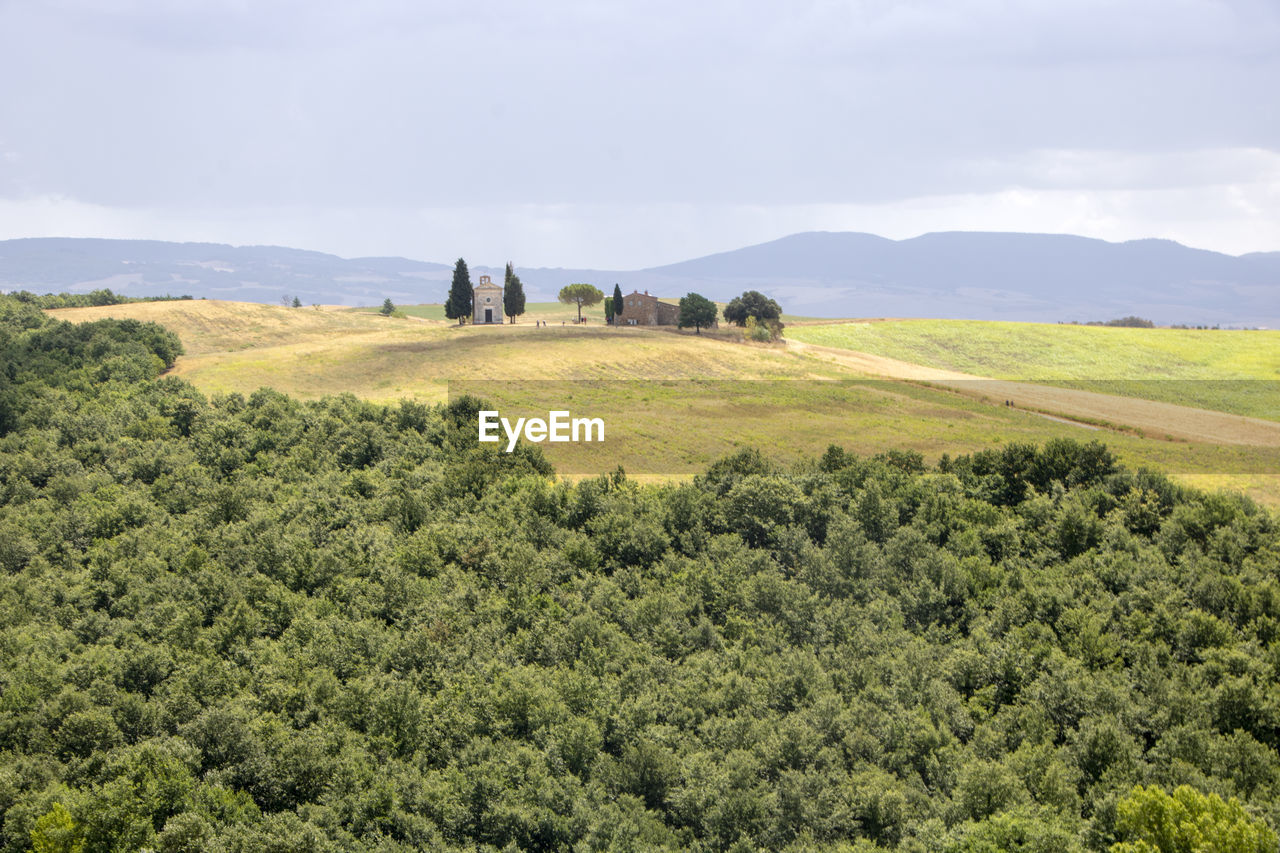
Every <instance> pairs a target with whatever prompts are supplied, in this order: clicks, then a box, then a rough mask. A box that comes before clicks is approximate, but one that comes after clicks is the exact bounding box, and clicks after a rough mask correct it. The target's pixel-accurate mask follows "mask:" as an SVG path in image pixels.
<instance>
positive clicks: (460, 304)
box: [444, 258, 475, 324]
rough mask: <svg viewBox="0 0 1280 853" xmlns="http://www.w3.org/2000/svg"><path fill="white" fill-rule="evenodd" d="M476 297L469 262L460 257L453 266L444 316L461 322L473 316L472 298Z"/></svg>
mask: <svg viewBox="0 0 1280 853" xmlns="http://www.w3.org/2000/svg"><path fill="white" fill-rule="evenodd" d="M474 297H475V289H474V288H473V287H472V285H471V273H470V271H468V270H467V262H466V261H464V260H463V259H462V258H458V262H457V263H456V264H454V266H453V282H452V284H451V285H450V286H449V298H448V299H446V300H445V303H444V316H445V317H446V318H448V319H450V320H457V321H458V323H459V324H461V323H463V322H465V321H466V320H468V319H469V318H470V317H471V311H472V305H471V300H472V299H473V298H474Z"/></svg>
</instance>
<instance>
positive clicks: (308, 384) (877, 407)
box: [52, 300, 1280, 504]
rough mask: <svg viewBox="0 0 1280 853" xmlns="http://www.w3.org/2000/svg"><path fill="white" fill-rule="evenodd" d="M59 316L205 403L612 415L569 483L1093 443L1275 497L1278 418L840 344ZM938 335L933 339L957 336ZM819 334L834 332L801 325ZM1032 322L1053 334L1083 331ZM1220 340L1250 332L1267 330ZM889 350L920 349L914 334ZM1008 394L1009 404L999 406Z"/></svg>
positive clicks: (167, 315) (563, 464)
mask: <svg viewBox="0 0 1280 853" xmlns="http://www.w3.org/2000/svg"><path fill="white" fill-rule="evenodd" d="M52 313H53V314H54V316H56V317H60V318H64V319H69V320H73V321H88V320H94V319H99V318H102V317H107V316H111V317H122V318H133V319H139V320H153V321H156V322H159V323H161V324H163V325H165V326H167V327H168V328H170V329H172V330H173V331H175V332H176V333H177V334H178V336H179V337H180V338H181V340H182V341H183V344H184V346H185V348H186V351H187V354H186V355H185V356H183V357H181V358H180V359H179V360H178V362H177V364H176V365H175V366H174V369H173V373H174V374H175V375H177V376H179V377H181V378H183V379H186V380H188V381H189V382H191V383H192V384H193V385H195V386H196V387H197V388H199V389H200V390H201V391H203V392H204V393H206V394H224V393H241V394H246V395H248V394H251V393H253V392H254V391H255V390H256V389H258V388H260V387H268V388H274V389H276V390H279V391H283V392H286V393H289V394H291V395H296V396H300V397H303V398H318V397H322V396H325V395H330V394H338V393H352V394H355V395H356V396H358V397H361V398H364V399H369V400H376V401H389V400H396V399H405V398H408V399H417V400H421V401H424V402H425V401H432V402H434V401H439V400H443V399H445V398H446V396H450V397H456V396H457V395H459V394H464V393H465V394H472V395H475V396H477V397H480V398H482V399H484V400H487V401H489V402H491V403H493V404H495V405H496V406H497V407H498V408H499V409H502V410H508V409H509V410H512V411H519V412H521V413H523V414H532V413H536V412H542V413H545V412H547V411H549V410H551V409H560V408H570V409H572V410H573V411H574V412H575V414H581V413H587V414H592V415H603V416H606V417H607V420H608V423H609V438H610V440H609V442H608V443H607V444H606V445H595V446H586V445H571V446H565V445H558V446H556V445H551V446H547V447H546V452H547V455H548V458H549V459H551V461H552V462H553V464H554V465H555V466H556V468H557V470H558V471H560V472H561V473H565V474H571V475H573V474H597V473H606V472H609V471H612V470H613V469H614V468H615V467H616V466H618V465H622V466H623V467H625V468H626V470H627V471H628V473H629V474H632V475H637V474H638V475H648V476H654V477H661V478H667V477H673V476H674V477H681V476H688V475H689V474H690V473H691V472H693V471H695V470H698V469H699V468H700V467H704V466H705V465H707V464H709V463H710V462H711V461H713V460H715V459H717V458H719V457H721V456H723V455H725V454H727V453H732V452H733V451H735V450H736V449H740V448H742V447H758V448H763V449H765V450H766V451H767V452H768V453H769V454H770V455H771V456H773V457H775V458H778V459H785V460H795V459H798V458H800V457H803V456H806V455H809V456H812V455H814V454H820V453H821V452H822V451H823V450H825V448H826V447H827V446H828V445H831V444H837V445H840V446H843V447H845V448H847V449H849V450H853V451H856V452H859V453H877V452H882V451H885V450H907V451H915V452H919V453H921V454H923V455H924V456H925V457H926V458H929V459H936V458H938V457H939V456H940V455H941V454H943V453H951V454H955V453H964V452H972V451H974V450H978V449H982V448H987V447H993V446H999V445H1002V444H1007V443H1009V442H1044V441H1047V440H1048V439H1051V438H1055V437H1071V438H1076V439H1081V440H1088V439H1094V438H1100V439H1103V440H1105V441H1106V442H1107V444H1108V445H1109V446H1110V447H1111V448H1112V449H1113V450H1114V451H1115V452H1116V453H1117V454H1118V455H1119V456H1120V458H1122V459H1125V460H1126V461H1128V462H1129V463H1131V464H1135V465H1148V466H1154V467H1158V468H1160V469H1162V470H1165V471H1167V472H1170V473H1172V474H1175V475H1177V476H1179V477H1181V478H1184V479H1187V480H1188V481H1190V482H1195V483H1198V484H1200V485H1203V486H1231V487H1233V488H1238V489H1242V490H1245V491H1247V492H1248V493H1249V494H1251V495H1253V496H1255V497H1257V498H1258V499H1260V500H1263V501H1266V502H1268V503H1271V504H1280V476H1277V474H1280V456H1278V455H1277V454H1278V453H1280V425H1276V424H1274V423H1271V424H1268V423H1265V422H1259V421H1258V420H1257V419H1256V418H1254V419H1240V418H1239V416H1238V415H1228V414H1221V413H1218V412H1204V411H1201V410H1198V409H1186V408H1184V407H1179V406H1177V405H1169V404H1168V402H1164V403H1160V402H1148V401H1146V400H1135V399H1132V398H1131V397H1125V396H1111V395H1107V394H1096V393H1092V394H1091V393H1089V392H1084V391H1078V390H1077V391H1073V390H1070V389H1068V390H1066V391H1063V390H1062V389H1053V388H1045V387H1042V386H1027V385H1026V384H1025V383H1012V382H1006V383H1003V384H1000V383H992V382H990V381H987V380H983V381H979V382H975V381H974V380H973V377H972V376H970V375H967V374H954V373H949V374H947V375H940V372H939V371H938V369H937V368H933V367H929V366H927V365H919V364H913V363H910V362H905V361H896V362H895V361H893V360H891V359H888V358H885V357H880V356H869V355H866V354H865V353H859V354H856V355H857V356H858V357H856V358H849V357H846V356H848V355H849V354H851V353H853V351H852V350H848V349H838V348H835V347H827V348H825V349H827V350H831V352H827V351H813V350H811V351H806V350H804V349H802V348H798V349H793V348H790V347H780V346H761V345H746V344H741V343H733V342H731V341H727V340H722V339H720V340H718V339H715V338H712V337H710V336H697V335H694V334H690V333H677V332H674V331H663V330H659V329H642V328H617V329H614V328H609V327H604V326H591V325H586V326H573V325H568V326H560V325H558V324H557V325H552V326H548V327H541V328H539V327H535V326H533V325H531V324H529V323H522V324H517V325H514V326H511V325H507V326H491V327H484V326H481V327H474V326H466V327H458V326H456V325H454V324H452V323H448V322H445V321H442V320H436V319H424V318H421V317H407V318H403V319H397V318H386V317H382V316H379V315H377V314H373V313H366V312H356V311H344V310H317V309H313V308H300V309H290V308H284V307H281V306H279V305H261V304H252V303H227V302H218V301H212V300H205V301H201V300H192V301H172V302H151V303H136V304H125V305H114V306H104V307H100V308H74V309H61V310H58V311H54V312H52ZM418 313H421V314H424V315H428V316H430V315H431V314H432V313H433V312H432V311H431V310H429V309H425V310H423V311H421V312H418ZM877 325H884V326H886V327H887V328H892V327H893V326H894V324H877ZM941 325H942V327H943V331H945V327H946V326H948V325H957V326H960V327H963V324H945V323H944V324H941ZM828 328H829V329H835V330H837V331H838V330H839V329H841V328H843V325H841V324H833V325H831V326H821V325H815V326H811V327H810V326H806V327H804V330H805V332H809V331H813V332H818V331H820V330H823V329H828ZM1007 328H1008V327H1007V326H1005V325H1004V324H1000V325H996V326H993V327H992V328H991V329H988V330H987V333H988V334H996V335H999V334H1001V333H1002V332H1001V330H1002V329H1007ZM1039 328H1040V329H1042V330H1043V332H1044V334H1048V335H1054V334H1071V333H1076V332H1078V331H1079V330H1078V329H1077V327H1069V326H1043V327H1039ZM797 331H799V330H797ZM1088 331H1098V330H1088ZM1161 333H1162V334H1166V333H1168V331H1167V330H1161ZM1219 334H1222V335H1236V336H1243V337H1248V338H1250V339H1252V338H1253V336H1256V335H1258V334H1259V333H1256V332H1223V333H1219ZM1113 337H1114V336H1113ZM1116 340H1119V338H1116ZM899 343H900V345H901V346H909V345H913V341H912V338H911V336H910V335H907V334H904V335H903V336H902V341H901V342H899ZM1121 351H1122V350H1121ZM832 353H835V355H834V356H833V355H832ZM957 377H958V379H959V381H958V382H957V381H955V380H956V378H957ZM1121 393H1123V391H1122V392H1121ZM993 395H994V396H993ZM1010 397H1013V398H1016V400H1017V401H1018V402H1017V405H1015V406H1013V407H1010V406H1006V405H1005V404H1004V402H1005V400H1006V399H1008V398H1010ZM997 398H998V399H997ZM1227 402H1230V400H1228V401H1227ZM1228 411H1231V409H1229V408H1228Z"/></svg>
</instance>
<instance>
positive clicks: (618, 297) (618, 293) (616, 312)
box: [613, 282, 623, 319]
mask: <svg viewBox="0 0 1280 853" xmlns="http://www.w3.org/2000/svg"><path fill="white" fill-rule="evenodd" d="M622 308H623V305H622V287H621V286H620V285H619V284H617V283H616V282H615V283H614V285H613V317H614V319H616V318H617V317H619V316H621V314H622Z"/></svg>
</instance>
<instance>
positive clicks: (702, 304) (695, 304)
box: [680, 293, 719, 334]
mask: <svg viewBox="0 0 1280 853" xmlns="http://www.w3.org/2000/svg"><path fill="white" fill-rule="evenodd" d="M717 313H719V311H718V309H717V308H716V304H715V303H714V302H712V301H711V300H710V299H707V298H706V297H705V296H702V295H701V294H698V293H690V294H688V295H687V296H682V297H680V328H682V329H687V328H689V327H690V326H693V327H694V328H695V329H696V330H697V332H698V334H702V327H703V326H713V325H715V322H716V314H717Z"/></svg>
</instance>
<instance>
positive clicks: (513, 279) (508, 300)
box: [502, 261, 524, 323]
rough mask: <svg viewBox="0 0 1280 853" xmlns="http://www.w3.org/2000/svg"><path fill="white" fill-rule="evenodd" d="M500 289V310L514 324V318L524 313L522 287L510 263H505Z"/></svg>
mask: <svg viewBox="0 0 1280 853" xmlns="http://www.w3.org/2000/svg"><path fill="white" fill-rule="evenodd" d="M502 288H503V289H502V310H503V311H504V312H506V315H507V316H508V317H509V318H511V322H512V323H514V322H515V321H516V317H519V316H520V315H521V314H523V313H524V285H523V284H521V283H520V276H518V275H516V271H515V267H513V266H512V265H511V262H510V261H508V262H507V271H506V274H505V276H504V277H503V284H502Z"/></svg>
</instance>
